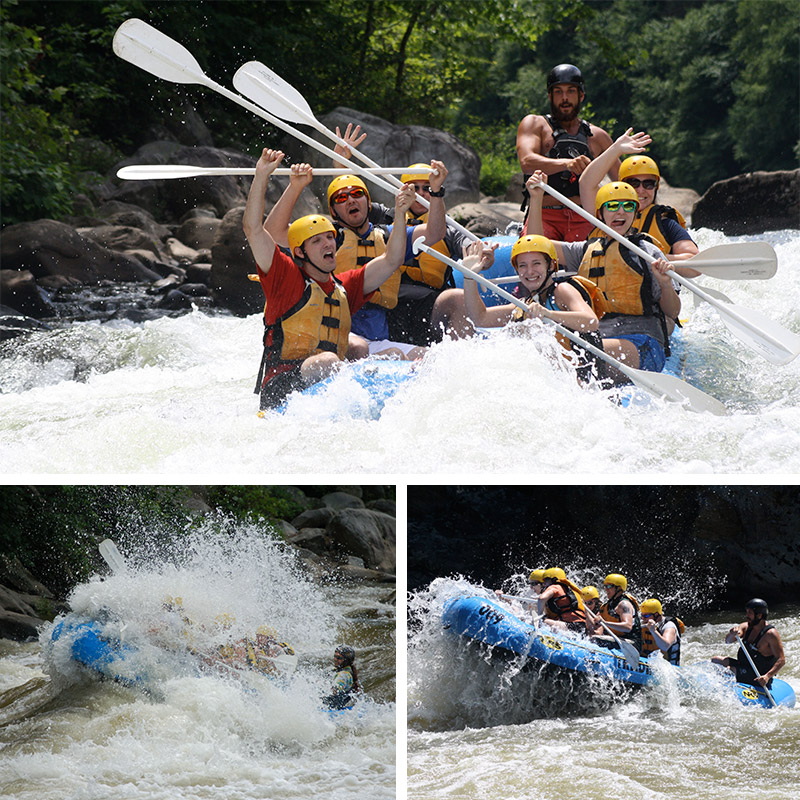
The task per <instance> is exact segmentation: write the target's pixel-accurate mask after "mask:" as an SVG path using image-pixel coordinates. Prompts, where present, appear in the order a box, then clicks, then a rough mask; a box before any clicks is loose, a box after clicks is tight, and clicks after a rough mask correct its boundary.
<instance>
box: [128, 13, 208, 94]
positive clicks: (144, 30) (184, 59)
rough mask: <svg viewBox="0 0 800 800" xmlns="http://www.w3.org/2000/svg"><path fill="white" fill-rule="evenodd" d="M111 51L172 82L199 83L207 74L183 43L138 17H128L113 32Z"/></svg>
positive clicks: (205, 81) (204, 81)
mask: <svg viewBox="0 0 800 800" xmlns="http://www.w3.org/2000/svg"><path fill="white" fill-rule="evenodd" d="M113 46H114V52H115V53H116V54H117V55H118V56H119V57H120V58H122V59H124V60H125V61H130V63H131V64H135V65H136V66H137V67H141V68H142V69H143V70H145V71H146V72H149V73H151V74H152V75H155V76H156V77H157V78H163V79H164V80H165V81H171V82H172V83H199V84H203V85H206V84H207V82H208V78H207V77H206V75H205V74H204V73H203V70H202V69H200V65H199V64H198V63H197V61H196V60H195V58H194V56H193V55H192V54H191V53H190V52H189V51H188V50H187V49H186V48H185V47H183V45H180V44H178V43H177V42H176V41H175V40H174V39H170V38H169V36H167V35H166V34H163V33H161V31H158V30H156V29H155V28H154V27H153V26H152V25H148V24H147V23H146V22H144V21H142V20H140V19H129V20H126V21H125V22H123V23H122V25H120V26H119V28H117V32H116V33H115V34H114V43H113Z"/></svg>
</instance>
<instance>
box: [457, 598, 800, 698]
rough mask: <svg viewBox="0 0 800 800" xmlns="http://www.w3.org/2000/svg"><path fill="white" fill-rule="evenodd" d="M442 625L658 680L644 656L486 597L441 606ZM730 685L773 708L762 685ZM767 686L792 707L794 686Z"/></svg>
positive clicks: (531, 654)
mask: <svg viewBox="0 0 800 800" xmlns="http://www.w3.org/2000/svg"><path fill="white" fill-rule="evenodd" d="M442 624H443V626H444V627H445V628H446V629H448V630H451V631H453V632H454V633H456V634H457V635H459V636H464V637H466V638H468V639H474V640H476V641H479V642H483V643H484V644H487V645H489V646H491V647H495V648H499V649H501V650H503V651H506V652H507V653H509V654H512V655H520V656H525V657H526V658H529V659H534V660H536V661H539V662H542V663H543V664H548V665H551V666H553V667H556V668H558V669H562V670H567V671H571V672H577V673H583V674H592V675H598V676H600V677H602V678H606V679H609V680H612V681H619V682H621V683H625V684H630V685H634V686H646V685H648V684H652V683H655V682H656V681H657V680H658V678H657V676H656V675H655V674H654V672H653V669H652V667H651V665H650V663H649V661H648V659H646V658H640V659H639V662H638V663H637V664H635V665H632V664H629V663H628V662H627V661H626V660H625V657H624V656H623V654H622V651H621V650H619V649H617V648H614V649H609V648H606V647H601V646H600V645H597V644H595V643H593V642H592V641H591V640H589V639H584V638H573V637H571V636H566V635H563V634H561V633H560V632H558V631H556V630H554V629H552V628H548V627H547V626H544V625H543V626H540V627H535V626H534V625H532V624H530V623H528V622H524V621H523V620H521V619H520V618H519V617H517V616H515V615H514V614H513V613H511V611H510V610H509V608H508V607H507V606H506V605H504V604H502V603H500V602H499V601H495V600H491V599H488V598H486V597H475V596H465V597H457V598H454V599H451V600H448V601H447V602H446V603H445V605H444V609H443V611H442ZM677 669H680V668H677ZM730 685H731V689H732V690H733V691H734V692H735V694H736V696H737V697H738V699H739V700H740V701H741V702H742V703H744V704H745V705H759V706H763V707H765V708H769V707H771V705H772V704H771V703H770V701H769V698H768V697H767V695H766V693H765V692H764V690H763V689H761V688H759V687H757V686H749V685H746V684H741V683H735V682H733V681H732V680H731V682H730ZM770 691H771V693H772V696H773V698H774V700H775V702H776V703H777V704H778V705H784V706H790V707H791V706H794V704H795V693H794V690H793V689H792V687H791V686H789V684H788V683H786V682H785V681H781V680H778V679H777V678H776V679H774V680H773V682H772V687H771V689H770Z"/></svg>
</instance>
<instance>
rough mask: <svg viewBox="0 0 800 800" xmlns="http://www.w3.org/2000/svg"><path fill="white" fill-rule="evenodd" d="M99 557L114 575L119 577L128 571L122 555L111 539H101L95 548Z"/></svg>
mask: <svg viewBox="0 0 800 800" xmlns="http://www.w3.org/2000/svg"><path fill="white" fill-rule="evenodd" d="M97 549H98V550H99V551H100V555H101V556H103V559H104V561H105V562H106V564H108V566H109V568H110V569H111V571H112V572H113V573H114V574H115V575H121V574H122V573H123V572H125V571H126V570H127V569H128V565H127V564H126V563H125V559H124V558H123V556H122V553H120V551H119V550H118V549H117V546H116V545H115V544H114V542H112V541H111V539H103V541H102V542H100V544H99V545H98V548H97Z"/></svg>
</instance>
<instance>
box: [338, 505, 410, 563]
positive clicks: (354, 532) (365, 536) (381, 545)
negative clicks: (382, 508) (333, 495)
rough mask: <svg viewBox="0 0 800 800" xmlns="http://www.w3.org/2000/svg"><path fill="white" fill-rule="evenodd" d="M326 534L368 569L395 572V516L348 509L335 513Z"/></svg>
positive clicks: (360, 509) (364, 509) (363, 509)
mask: <svg viewBox="0 0 800 800" xmlns="http://www.w3.org/2000/svg"><path fill="white" fill-rule="evenodd" d="M325 532H326V534H327V535H328V537H329V538H330V540H331V541H332V542H333V543H334V544H335V545H337V546H338V547H340V548H341V549H342V550H343V551H344V552H345V553H347V554H348V555H355V556H358V557H359V558H362V559H363V560H364V563H365V564H366V565H367V567H369V568H371V569H377V570H381V571H382V572H394V570H395V559H396V553H395V532H396V531H395V519H394V517H390V516H389V515H388V514H381V513H380V512H378V511H370V510H368V509H366V508H346V509H343V510H341V511H338V512H337V513H336V514H334V516H333V517H332V518H331V521H330V522H329V523H328V525H327V527H326V528H325Z"/></svg>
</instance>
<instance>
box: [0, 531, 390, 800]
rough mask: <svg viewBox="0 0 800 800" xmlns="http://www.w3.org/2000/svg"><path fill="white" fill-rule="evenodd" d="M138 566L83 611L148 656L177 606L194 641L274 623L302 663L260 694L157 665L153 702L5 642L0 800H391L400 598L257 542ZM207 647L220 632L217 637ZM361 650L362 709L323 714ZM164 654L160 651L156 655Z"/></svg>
mask: <svg viewBox="0 0 800 800" xmlns="http://www.w3.org/2000/svg"><path fill="white" fill-rule="evenodd" d="M123 551H124V552H125V555H126V556H127V557H128V558H129V562H130V565H131V568H130V569H129V570H128V571H127V572H125V573H123V574H119V575H117V574H115V575H113V576H111V577H106V578H105V579H102V580H101V579H99V578H97V577H95V578H93V579H91V580H90V581H89V582H87V583H85V584H82V585H80V586H78V587H77V588H76V589H75V590H74V592H73V593H72V595H71V597H70V603H71V606H72V608H73V611H75V612H78V613H80V614H82V615H86V616H90V617H92V618H100V617H102V616H103V615H104V614H105V615H108V614H110V615H111V619H112V620H117V621H119V625H120V627H121V629H122V630H123V636H124V640H125V641H126V642H128V643H131V644H132V643H139V644H141V643H142V641H143V638H146V637H147V633H146V631H147V630H149V628H148V626H149V625H151V624H152V620H153V619H154V618H156V619H157V618H158V614H159V609H160V606H161V602H162V600H163V599H164V598H165V596H166V595H172V596H180V597H181V598H182V601H183V607H184V611H185V613H186V614H187V615H188V616H189V617H190V618H191V619H192V620H193V623H194V625H193V628H192V630H193V631H194V632H195V634H196V635H197V636H200V635H201V634H202V633H203V631H205V632H209V631H212V632H213V631H214V630H215V628H214V620H215V619H216V618H217V615H218V614H220V613H225V614H228V615H230V617H231V618H232V621H231V620H229V622H230V624H231V625H232V626H233V627H232V630H231V634H233V635H236V636H238V635H244V634H246V633H247V632H251V635H252V631H253V630H254V629H255V628H256V627H257V626H258V625H262V624H264V623H267V624H268V625H270V626H272V627H273V628H275V630H276V632H278V634H279V636H280V637H281V638H285V639H286V640H287V641H288V642H289V643H290V644H291V645H292V646H293V647H294V649H295V651H296V652H297V654H298V656H299V662H298V667H297V669H296V671H295V673H294V675H293V676H292V678H291V680H290V682H289V683H288V684H286V685H281V684H273V683H272V682H270V681H266V680H264V679H262V680H261V683H260V684H258V691H255V692H253V691H248V690H247V688H246V687H245V686H244V685H243V684H242V682H241V681H239V680H235V679H234V678H233V677H231V675H228V674H219V675H216V674H213V673H212V674H209V673H208V672H204V673H202V674H197V673H195V674H192V673H191V672H190V671H187V670H181V669H173V668H172V665H173V664H174V663H175V661H174V657H172V656H169V655H166V654H165V651H156V650H155V648H152V649H151V650H150V651H148V650H147V649H146V648H143V649H142V652H143V653H144V654H145V655H143V656H142V657H143V658H145V657H146V658H149V659H150V661H149V663H148V665H147V666H148V669H149V674H150V675H151V676H155V677H153V678H152V679H151V681H150V683H149V684H148V686H149V687H152V691H151V693H150V694H149V695H148V694H144V693H143V692H140V691H137V690H135V689H131V688H126V687H123V686H121V685H119V684H115V683H110V682H99V681H98V680H96V679H95V678H94V677H92V676H91V675H89V674H88V673H87V672H85V671H84V670H82V669H81V668H80V667H78V666H77V665H76V664H75V662H73V661H71V660H69V659H68V658H66V657H65V653H64V652H63V649H60V648H59V647H58V646H55V647H50V646H48V644H47V642H48V640H49V633H50V630H51V629H52V625H50V624H48V625H46V626H45V628H44V629H43V631H42V633H41V636H40V642H41V644H40V642H30V643H24V644H20V643H14V642H10V641H7V640H0V655H2V658H0V750H1V751H2V758H0V796H8V797H13V798H15V799H16V800H62V799H63V800H66V799H67V798H69V799H70V800H113V799H114V798H120V800H123V798H124V800H135V798H147V800H179V799H181V798H187V799H188V798H191V800H199V799H200V798H203V799H204V800H205V799H206V798H207V799H208V800H214V799H216V798H218V799H219V800H240V799H241V800H244V799H246V798H253V799H255V800H263V798H267V797H275V798H278V797H280V798H302V800H307V799H308V798H323V797H325V798H328V797H342V798H353V799H355V798H364V797H370V798H373V797H374V798H379V800H385V799H386V798H394V797H395V783H396V767H395V757H396V742H397V739H396V733H395V728H396V712H395V704H394V694H395V618H396V614H395V605H394V593H393V591H392V587H388V586H386V585H385V584H384V585H380V586H378V585H369V584H364V585H359V586H355V587H352V586H348V587H347V588H346V589H343V588H341V587H334V586H322V585H320V584H319V583H318V582H314V581H312V580H310V579H308V578H306V577H304V575H303V573H302V572H301V571H299V570H298V569H297V567H296V565H295V563H294V561H293V560H292V557H291V556H290V555H288V554H287V552H286V551H284V550H283V549H281V548H280V547H278V546H276V545H274V544H272V543H271V542H270V541H269V540H267V539H265V538H264V537H263V536H261V535H260V534H259V533H258V532H256V531H254V530H250V529H247V528H240V529H239V530H238V531H237V532H236V533H235V534H234V535H226V536H222V535H220V534H219V533H217V534H215V535H211V534H210V532H208V531H207V532H206V533H198V534H193V535H191V536H187V538H186V539H185V540H183V541H182V542H181V552H180V553H178V552H173V553H169V552H164V551H163V550H161V551H159V553H158V554H156V553H154V552H152V551H151V550H148V548H147V547H142V548H140V549H139V551H138V552H129V551H125V549H124V548H123ZM209 635H211V634H209ZM342 642H349V643H351V644H353V645H354V646H355V648H356V652H357V658H356V664H357V665H358V667H359V675H360V678H361V681H362V684H363V686H364V689H365V696H364V698H363V701H362V702H360V703H359V704H358V711H357V712H348V713H347V714H345V715H342V716H341V717H340V718H334V717H332V716H331V715H329V714H327V713H325V712H323V711H321V710H320V702H319V698H320V696H322V695H324V694H327V693H328V692H329V691H330V681H331V677H332V674H333V673H332V662H331V658H332V654H333V650H334V648H335V647H336V645H337V644H340V643H342ZM153 652H160V655H158V656H157V655H153Z"/></svg>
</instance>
